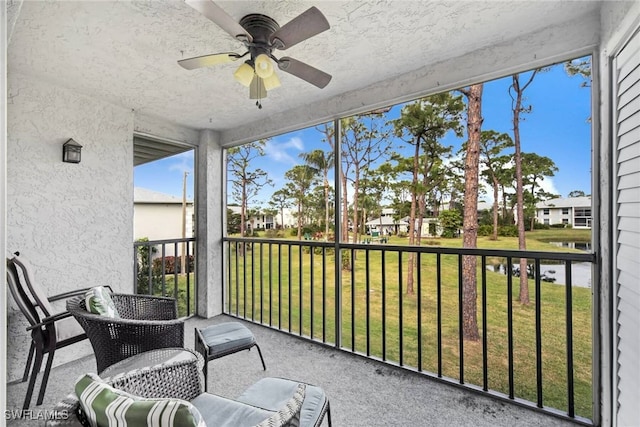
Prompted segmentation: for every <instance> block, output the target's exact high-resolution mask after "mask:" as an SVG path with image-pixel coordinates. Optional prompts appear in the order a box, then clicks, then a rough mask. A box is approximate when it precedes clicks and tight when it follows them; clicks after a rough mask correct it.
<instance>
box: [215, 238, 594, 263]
mask: <svg viewBox="0 0 640 427" xmlns="http://www.w3.org/2000/svg"><path fill="white" fill-rule="evenodd" d="M223 240H224V241H227V242H245V243H266V244H276V245H291V246H310V247H325V248H335V242H322V241H317V240H287V239H259V238H254V237H224V238H223ZM340 247H341V248H343V249H362V250H379V251H387V252H415V253H427V254H443V255H483V256H494V257H512V258H531V259H544V260H558V261H581V262H590V263H595V262H596V255H595V253H576V252H550V251H527V250H524V251H522V250H516V249H482V248H451V247H436V246H402V245H390V244H377V243H366V244H363V243H340Z"/></svg>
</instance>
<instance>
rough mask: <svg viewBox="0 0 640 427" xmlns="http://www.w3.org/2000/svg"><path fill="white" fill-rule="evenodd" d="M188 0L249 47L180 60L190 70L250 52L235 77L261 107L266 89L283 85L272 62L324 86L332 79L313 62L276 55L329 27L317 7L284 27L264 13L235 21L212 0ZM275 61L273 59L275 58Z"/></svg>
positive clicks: (229, 59) (226, 60)
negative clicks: (274, 53)
mask: <svg viewBox="0 0 640 427" xmlns="http://www.w3.org/2000/svg"><path fill="white" fill-rule="evenodd" d="M185 2H186V3H187V4H188V5H189V6H191V7H192V8H194V9H195V10H197V11H198V12H200V13H202V14H203V15H204V16H205V17H207V18H208V19H210V20H211V21H213V22H214V23H215V24H217V25H218V26H219V27H220V28H222V29H223V30H225V31H226V32H227V33H229V34H230V35H231V36H232V37H234V38H236V39H237V40H238V41H240V42H242V43H243V44H244V45H245V47H246V48H247V51H246V52H245V53H243V54H237V53H235V52H224V53H215V54H211V55H203V56H197V57H194V58H187V59H182V60H180V61H178V64H180V66H182V67H183V68H185V69H187V70H193V69H195V68H201V67H208V66H211V65H217V64H222V63H227V62H233V61H237V60H238V59H241V58H244V57H245V56H247V55H249V58H248V59H247V60H246V61H244V63H243V64H242V65H240V67H238V69H237V70H236V71H235V73H234V77H235V79H236V80H237V81H238V82H240V83H241V84H243V85H244V86H246V87H248V88H249V98H250V99H257V100H258V101H256V105H257V106H258V108H262V104H261V101H260V100H261V99H262V98H266V97H267V91H268V90H271V89H275V88H277V87H278V86H280V80H279V79H278V76H277V75H276V73H275V70H274V67H273V62H275V63H276V64H277V65H278V68H279V69H280V70H282V71H284V72H285V73H289V74H292V75H294V76H296V77H298V78H300V79H302V80H305V81H307V82H309V83H311V84H312V85H314V86H317V87H318V88H320V89H322V88H324V87H325V86H326V85H327V84H329V81H330V80H331V75H330V74H327V73H325V72H324V71H321V70H318V69H317V68H314V67H312V66H311V65H308V64H305V63H304V62H301V61H298V60H296V59H293V58H290V57H288V56H284V57H282V58H280V59H278V58H276V57H275V56H274V55H273V51H274V50H276V49H277V50H286V49H288V48H290V47H292V46H294V45H296V44H298V43H300V42H302V41H305V40H307V39H308V38H311V37H313V36H315V35H317V34H320V33H321V32H323V31H326V30H328V29H329V22H328V21H327V19H326V18H325V17H324V15H323V14H322V12H320V11H319V10H318V9H317V8H316V7H311V8H309V9H308V10H306V11H305V12H303V13H302V14H300V15H298V16H297V17H295V18H294V19H292V20H291V21H289V22H288V23H286V24H285V25H283V26H282V27H281V26H280V25H278V23H277V22H276V21H275V20H274V19H272V18H270V17H268V16H265V15H261V14H250V15H246V16H245V17H243V18H242V19H241V20H240V22H236V21H235V20H234V19H233V18H232V17H231V16H230V15H229V14H227V13H226V12H225V11H224V10H223V9H222V8H221V7H220V6H218V5H217V4H215V3H214V2H213V1H212V0H185ZM272 61H273V62H272Z"/></svg>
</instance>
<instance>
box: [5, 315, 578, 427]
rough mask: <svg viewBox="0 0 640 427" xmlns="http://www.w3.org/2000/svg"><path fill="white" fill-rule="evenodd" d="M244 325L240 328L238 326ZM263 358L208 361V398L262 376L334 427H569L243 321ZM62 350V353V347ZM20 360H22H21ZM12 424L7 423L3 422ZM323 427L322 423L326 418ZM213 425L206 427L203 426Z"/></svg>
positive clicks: (10, 394)
mask: <svg viewBox="0 0 640 427" xmlns="http://www.w3.org/2000/svg"><path fill="white" fill-rule="evenodd" d="M228 321H238V320H237V319H235V318H231V317H228V316H217V317H215V318H212V319H201V318H191V319H188V320H187V322H186V325H185V346H186V347H187V348H191V349H193V345H194V344H193V342H194V340H193V332H194V328H195V327H204V326H206V325H210V324H213V323H222V322H228ZM243 323H244V322H243ZM246 325H247V327H249V329H251V330H252V331H253V333H254V334H255V336H256V339H257V340H258V343H259V345H260V348H261V349H262V353H263V355H264V357H265V362H266V364H267V370H266V371H263V370H262V366H261V364H260V357H259V356H258V352H257V351H255V349H254V350H252V351H245V352H241V353H236V354H234V355H230V356H227V357H224V358H222V359H218V360H215V361H212V362H210V363H209V392H212V393H216V394H220V395H222V396H225V397H231V398H233V397H235V396H238V395H239V394H241V393H242V391H243V390H244V389H245V388H247V387H248V386H249V385H251V384H252V383H254V382H255V381H257V380H259V379H260V378H263V377H267V376H273V377H286V378H292V379H297V380H300V381H304V382H307V383H311V384H316V385H319V386H321V387H323V388H324V389H325V391H326V393H327V395H328V396H329V399H330V402H331V415H332V421H333V425H334V426H335V427H340V426H349V427H352V426H353V427H355V426H443V427H452V426H474V427H482V426H492V427H494V426H505V427H506V426H509V427H512V426H545V427H546V426H572V425H575V424H574V423H572V422H569V421H565V420H561V419H558V418H555V417H552V416H549V415H546V414H542V413H540V412H537V411H533V410H530V409H528V408H524V407H520V406H517V405H512V404H508V403H505V402H502V401H499V400H495V399H492V398H490V397H487V396H482V395H479V394H476V393H473V392H471V391H468V390H463V389H460V388H458V387H454V386H451V385H448V384H443V383H440V382H438V381H434V380H431V379H429V378H426V377H425V376H423V375H420V374H417V373H413V372H408V371H404V370H402V369H398V368H394V367H390V366H387V365H385V364H382V363H379V362H377V361H374V360H367V359H364V358H362V357H358V356H355V355H352V354H348V353H345V352H341V351H338V350H334V349H331V348H329V347H326V346H322V345H319V344H315V343H312V342H308V341H305V340H301V339H298V338H295V337H291V336H289V335H287V334H284V333H280V332H278V331H275V330H271V329H268V328H265V327H262V326H258V325H254V324H250V323H246ZM64 351H68V350H67V349H65V350H64ZM25 356H26V355H25ZM85 372H96V365H95V358H94V357H93V356H86V357H83V358H81V359H80V360H78V361H75V362H71V363H67V364H64V365H61V366H59V367H56V368H54V369H53V370H52V371H51V378H50V380H49V386H48V388H47V392H46V395H45V400H44V403H43V405H41V406H34V405H33V403H35V400H36V393H37V391H38V388H37V387H38V386H39V382H40V379H38V382H37V385H36V392H34V397H33V403H32V407H31V410H32V411H33V414H34V416H32V418H36V416H35V414H37V413H38V411H42V410H47V409H51V408H53V406H54V405H55V404H56V403H57V402H58V401H59V400H60V399H62V398H63V397H64V396H66V395H67V394H69V393H70V392H71V391H72V390H73V386H74V383H75V381H76V379H77V378H78V377H79V376H80V375H81V374H83V373H85ZM25 391H26V383H15V382H14V383H9V384H8V385H7V409H8V410H18V409H19V408H20V407H21V404H22V401H23V399H24V393H25ZM9 418H10V417H9ZM43 424H44V422H43V421H38V420H36V419H28V420H27V419H22V420H11V419H9V420H7V425H8V426H16V427H17V426H26V425H29V426H31V425H43ZM323 425H324V426H326V425H327V421H326V418H325V422H324V424H323ZM209 427H212V426H209Z"/></svg>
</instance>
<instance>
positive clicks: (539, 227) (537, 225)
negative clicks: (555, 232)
mask: <svg viewBox="0 0 640 427" xmlns="http://www.w3.org/2000/svg"><path fill="white" fill-rule="evenodd" d="M550 227H553V226H550V225H549V224H543V223H541V222H536V223H534V224H533V229H534V230H548V229H549V228H550Z"/></svg>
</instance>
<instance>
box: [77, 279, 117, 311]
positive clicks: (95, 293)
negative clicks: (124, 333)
mask: <svg viewBox="0 0 640 427" xmlns="http://www.w3.org/2000/svg"><path fill="white" fill-rule="evenodd" d="M85 306H86V307H87V311H89V312H90V313H93V314H99V315H101V316H107V317H120V315H118V310H117V309H116V305H115V304H114V302H113V300H112V299H111V293H110V292H109V290H108V289H107V288H105V287H104V286H96V287H95V288H91V289H89V290H88V291H87V293H86V294H85Z"/></svg>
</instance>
